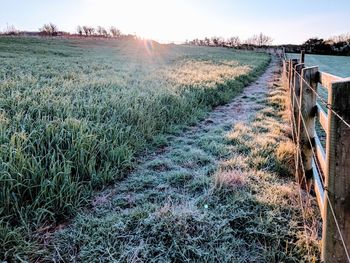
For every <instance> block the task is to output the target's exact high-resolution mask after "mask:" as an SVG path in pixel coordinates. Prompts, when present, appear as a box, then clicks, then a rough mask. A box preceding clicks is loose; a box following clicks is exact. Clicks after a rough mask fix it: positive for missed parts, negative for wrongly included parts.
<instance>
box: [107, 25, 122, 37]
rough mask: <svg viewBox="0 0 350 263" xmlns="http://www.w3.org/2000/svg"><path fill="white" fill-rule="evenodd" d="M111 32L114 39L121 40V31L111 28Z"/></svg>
mask: <svg viewBox="0 0 350 263" xmlns="http://www.w3.org/2000/svg"><path fill="white" fill-rule="evenodd" d="M109 32H110V33H111V35H112V37H116V38H119V37H120V36H121V32H120V30H119V29H117V28H116V27H115V26H111V28H110V29H109Z"/></svg>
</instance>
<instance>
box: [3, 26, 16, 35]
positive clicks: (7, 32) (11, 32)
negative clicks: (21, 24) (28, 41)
mask: <svg viewBox="0 0 350 263" xmlns="http://www.w3.org/2000/svg"><path fill="white" fill-rule="evenodd" d="M4 34H5V35H17V34H19V30H18V29H16V27H15V26H14V25H10V26H9V25H7V26H6V30H5V32H4Z"/></svg>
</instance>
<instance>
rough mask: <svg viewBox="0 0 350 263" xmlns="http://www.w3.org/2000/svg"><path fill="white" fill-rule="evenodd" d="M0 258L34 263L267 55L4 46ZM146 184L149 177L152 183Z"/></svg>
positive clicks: (53, 44) (99, 45)
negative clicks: (70, 221)
mask: <svg viewBox="0 0 350 263" xmlns="http://www.w3.org/2000/svg"><path fill="white" fill-rule="evenodd" d="M0 57H1V58H2V64H1V67H0V81H1V83H0V95H1V96H0V124H1V125H0V142H1V147H0V161H1V162H0V181H1V185H2V188H1V190H0V207H1V209H0V247H1V250H0V259H16V260H20V259H31V260H32V259H33V258H35V257H36V255H37V254H38V253H39V254H40V250H39V248H38V247H37V242H36V241H37V239H38V238H37V236H36V235H37V233H38V231H39V232H40V230H41V229H45V227H46V226H50V225H52V224H57V223H59V222H62V221H64V220H66V219H67V218H70V217H71V216H72V215H74V214H75V213H76V211H77V208H78V207H81V206H84V205H86V204H87V202H88V200H89V198H90V196H91V193H92V191H93V189H96V188H99V187H101V186H103V185H105V184H108V183H110V182H113V181H115V180H117V179H120V178H122V177H123V176H124V175H125V174H126V173H127V172H128V171H130V169H133V167H134V164H135V162H136V160H137V154H139V153H140V152H142V151H143V150H145V149H146V148H149V147H151V146H152V145H153V146H156V145H160V144H164V143H165V142H166V140H167V138H166V136H165V134H169V133H173V132H176V131H179V130H180V129H181V128H183V127H184V126H185V125H188V124H191V123H195V122H196V121H198V120H199V119H200V118H202V117H203V116H205V114H206V113H207V112H208V111H209V110H210V109H212V107H214V106H217V105H220V104H223V103H226V102H228V101H229V100H230V99H231V98H232V97H233V96H234V95H236V94H237V93H238V92H239V91H240V90H241V89H242V88H243V87H244V86H245V85H247V84H248V83H249V82H251V81H253V80H254V79H255V78H256V77H257V76H258V75H259V74H261V72H262V71H263V70H264V68H265V67H266V66H267V64H268V61H269V57H268V56H267V55H265V54H257V53H252V52H240V51H233V50H228V49H221V48H218V49H211V48H198V47H186V46H174V45H159V44H156V43H153V42H141V41H132V42H130V41H129V42H124V41H103V40H100V41H97V40H94V41H93V40H43V39H36V38H1V39H0ZM146 178H147V177H146Z"/></svg>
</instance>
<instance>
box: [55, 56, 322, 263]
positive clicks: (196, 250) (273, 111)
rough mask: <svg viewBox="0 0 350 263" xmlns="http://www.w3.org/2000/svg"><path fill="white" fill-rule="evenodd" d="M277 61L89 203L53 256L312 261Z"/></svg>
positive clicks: (104, 259)
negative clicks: (293, 172) (289, 164)
mask: <svg viewBox="0 0 350 263" xmlns="http://www.w3.org/2000/svg"><path fill="white" fill-rule="evenodd" d="M278 67H279V66H278V64H277V61H276V60H275V59H273V60H272V62H271V64H270V66H269V67H268V68H267V70H266V72H265V73H264V74H263V75H262V76H261V77H260V78H259V79H258V80H257V81H255V82H254V83H253V84H251V85H249V86H248V87H246V88H245V89H244V91H243V92H242V94H241V95H239V96H237V97H235V98H234V99H233V100H232V102H231V103H229V104H227V105H224V106H220V107H217V108H216V109H215V110H214V111H212V112H211V113H210V114H209V115H208V117H207V118H206V119H205V120H203V121H202V122H200V123H199V124H198V125H196V126H194V127H190V128H189V129H188V130H187V131H186V132H184V133H183V134H181V135H179V136H174V138H173V139H172V140H171V142H170V143H169V145H167V146H166V147H165V148H162V149H160V150H159V151H157V152H156V153H154V154H152V155H148V156H145V157H144V158H143V160H142V161H141V163H140V164H139V166H138V168H137V169H136V170H135V172H133V174H131V175H130V176H128V177H127V178H126V179H125V180H124V181H122V182H119V183H118V184H117V185H116V187H114V188H111V189H108V190H106V191H104V192H102V193H100V194H99V195H98V196H96V197H95V198H94V200H93V202H92V207H91V209H89V211H85V212H83V213H81V214H80V215H78V216H77V218H76V219H75V221H74V222H73V224H72V225H71V226H69V227H67V228H65V229H63V230H62V231H59V232H58V233H56V235H55V236H54V237H53V238H52V240H51V244H50V246H51V253H52V254H51V255H50V256H49V259H52V257H53V258H55V259H56V260H63V261H74V260H77V261H83V262H281V261H283V262H300V260H305V259H306V258H305V256H304V255H305V254H306V252H305V246H304V244H305V242H304V241H305V240H304V236H303V235H302V234H301V230H300V227H299V226H300V224H301V221H300V220H301V215H300V211H299V209H298V196H297V190H296V186H295V184H294V183H293V178H292V177H288V176H287V174H288V167H287V166H286V165H285V163H286V162H288V161H290V156H292V155H291V154H292V152H293V151H292V149H290V147H289V148H288V146H290V145H289V144H288V138H287V137H286V126H287V125H286V123H285V122H284V121H283V120H282V119H281V111H280V107H278V106H276V105H278V103H280V102H281V100H283V98H284V97H283V96H284V93H283V90H282V88H280V87H279V85H278V77H279V75H278V73H277V71H278ZM280 145H284V146H283V147H284V148H283V147H282V148H283V149H282V150H280V151H281V152H280V153H279V154H277V155H276V149H278V148H280V147H279V146H280ZM277 152H278V150H277ZM288 154H289V155H288ZM279 155H281V156H282V157H281V156H279ZM286 156H287V157H286ZM288 158H289V159H288ZM292 159H293V158H292ZM315 243H316V241H315ZM311 246H312V247H313V254H316V253H317V249H318V248H317V245H312V244H311ZM309 259H310V258H309Z"/></svg>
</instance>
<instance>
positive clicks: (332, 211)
mask: <svg viewBox="0 0 350 263" xmlns="http://www.w3.org/2000/svg"><path fill="white" fill-rule="evenodd" d="M291 68H292V69H293V70H294V72H295V73H297V74H298V75H299V76H300V79H302V80H303V81H304V82H305V83H307V82H306V80H305V79H304V78H302V76H301V75H300V74H299V73H298V72H297V71H296V70H295V69H294V68H293V67H291ZM289 84H290V82H289ZM292 84H293V85H292V90H291V92H292V100H293V103H292V105H294V101H295V102H296V106H297V108H298V111H299V117H300V119H301V121H302V124H303V127H304V130H305V134H306V137H307V139H308V141H309V143H310V145H311V147H310V148H311V150H312V154H313V156H316V153H315V150H314V147H312V145H313V144H312V140H311V137H310V134H309V132H308V129H307V126H306V121H305V119H304V117H303V116H302V114H301V112H302V109H301V105H300V103H299V102H298V98H297V96H296V93H295V83H294V82H293V81H292ZM307 85H308V86H309V87H310V88H311V90H313V91H314V92H315V93H316V95H318V94H317V92H316V91H315V90H314V89H313V88H312V87H311V85H309V83H307ZM291 110H292V119H293V124H292V125H295V124H296V123H295V122H296V121H295V116H294V109H293V108H292V109H291ZM345 124H346V122H345ZM294 127H296V126H294ZM294 127H293V130H294V132H296V131H295V128H294ZM349 127H350V125H349ZM298 132H299V133H298ZM299 135H300V130H299V131H297V133H296V137H295V138H299ZM297 150H298V155H299V157H300V160H301V162H300V163H301V165H302V171H303V176H305V167H304V164H303V160H302V154H301V151H300V142H299V141H298V139H297ZM315 159H316V161H315V165H316V169H317V170H318V173H319V175H320V176H319V177H320V179H321V181H322V185H323V189H324V190H325V191H328V189H327V187H326V185H325V183H324V180H323V177H322V169H321V168H320V167H319V164H318V162H317V158H315ZM305 180H306V176H305ZM325 196H326V199H327V203H328V204H329V208H330V211H331V214H332V217H333V219H334V222H335V225H336V228H337V231H338V233H339V236H340V239H341V242H342V245H343V248H344V250H345V253H346V257H347V260H348V262H349V263H350V256H349V252H348V248H347V246H346V244H345V240H344V237H343V234H342V232H341V229H340V226H339V222H338V220H337V217H336V214H335V212H334V208H333V206H332V204H331V201H330V199H329V197H328V195H327V194H326V195H325Z"/></svg>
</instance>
